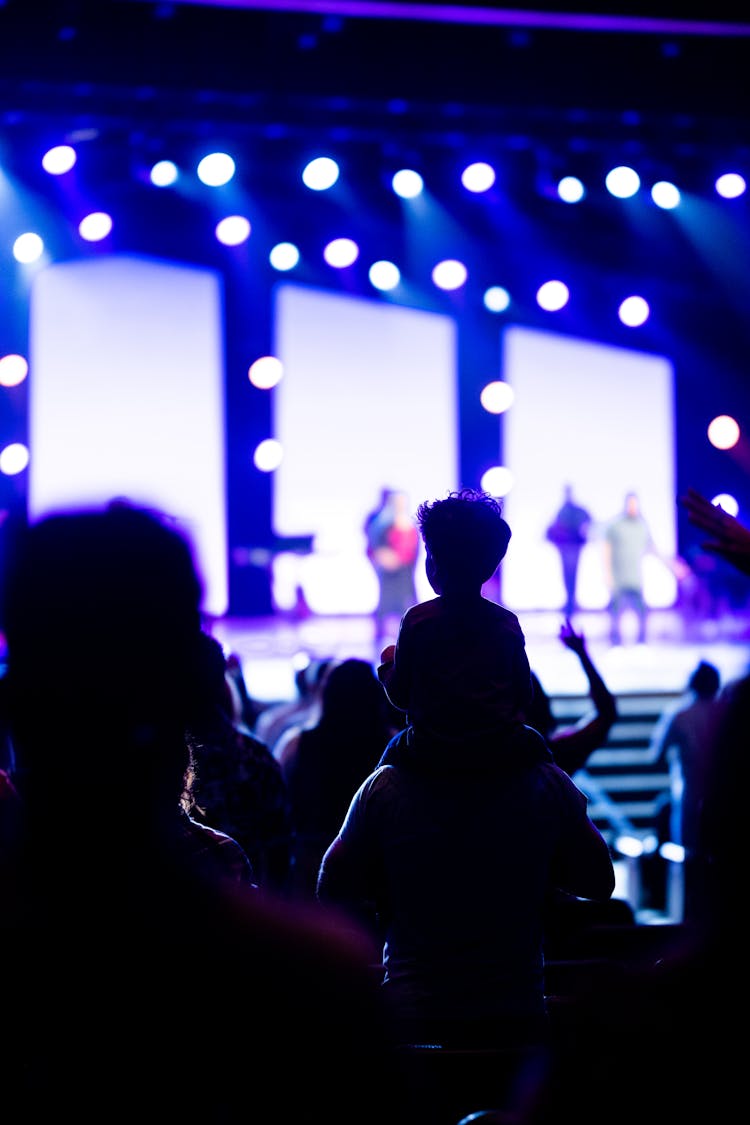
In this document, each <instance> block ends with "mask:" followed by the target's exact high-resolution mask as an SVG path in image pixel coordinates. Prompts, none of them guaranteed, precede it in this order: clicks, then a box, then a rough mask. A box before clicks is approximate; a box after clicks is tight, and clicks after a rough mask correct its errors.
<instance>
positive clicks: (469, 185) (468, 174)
mask: <svg viewBox="0 0 750 1125" xmlns="http://www.w3.org/2000/svg"><path fill="white" fill-rule="evenodd" d="M494 182H495V169H494V168H493V167H492V166H491V165H489V164H485V163H484V162H483V161H477V162H476V163H475V164H469V166H468V168H464V170H463V172H462V173H461V183H462V184H463V185H464V187H465V188H466V190H467V191H471V192H475V193H479V192H483V191H489V189H490V188H491V187H492V185H493V184H494Z"/></svg>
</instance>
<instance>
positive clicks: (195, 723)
mask: <svg viewBox="0 0 750 1125" xmlns="http://www.w3.org/2000/svg"><path fill="white" fill-rule="evenodd" d="M196 657H197V663H196V684H195V696H194V699H193V707H192V713H191V717H190V725H191V727H199V726H201V725H202V724H203V723H207V722H211V721H212V720H215V719H216V718H217V716H219V715H224V716H226V717H228V718H230V719H231V720H234V719H235V717H236V707H237V703H236V697H235V694H234V693H233V691H232V687H231V685H230V681H229V678H228V676H227V659H226V656H225V654H224V649H223V647H222V645H221V643H220V642H219V641H217V640H216V638H215V637H212V636H211V635H210V634H209V633H201V634H200V636H199V638H198V648H197V654H196Z"/></svg>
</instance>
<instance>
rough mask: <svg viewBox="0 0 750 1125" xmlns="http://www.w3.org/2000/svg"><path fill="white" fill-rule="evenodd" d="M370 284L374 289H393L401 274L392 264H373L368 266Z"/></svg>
mask: <svg viewBox="0 0 750 1125" xmlns="http://www.w3.org/2000/svg"><path fill="white" fill-rule="evenodd" d="M368 276H369V278H370V283H371V284H372V285H373V286H374V287H375V289H381V290H389V289H395V288H396V286H397V285H398V283H399V282H400V281H401V273H400V271H399V268H398V266H396V265H394V263H393V262H373V263H372V265H371V266H370V270H369V274H368Z"/></svg>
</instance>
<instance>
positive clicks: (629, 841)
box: [615, 835, 644, 859]
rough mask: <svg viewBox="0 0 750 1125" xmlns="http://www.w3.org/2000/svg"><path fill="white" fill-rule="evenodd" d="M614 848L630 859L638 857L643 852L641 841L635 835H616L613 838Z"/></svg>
mask: <svg viewBox="0 0 750 1125" xmlns="http://www.w3.org/2000/svg"><path fill="white" fill-rule="evenodd" d="M615 850H616V851H618V852H619V853H620V855H624V856H627V857H628V858H630V859H638V858H639V856H642V855H643V852H644V848H643V841H642V840H639V839H638V837H637V836H628V835H622V836H618V837H617V839H616V840H615Z"/></svg>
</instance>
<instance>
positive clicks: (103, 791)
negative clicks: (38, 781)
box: [4, 504, 202, 804]
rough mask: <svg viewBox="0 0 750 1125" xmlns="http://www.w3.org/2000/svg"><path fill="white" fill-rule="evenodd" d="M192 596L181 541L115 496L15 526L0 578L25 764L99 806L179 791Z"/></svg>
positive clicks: (196, 607)
mask: <svg viewBox="0 0 750 1125" xmlns="http://www.w3.org/2000/svg"><path fill="white" fill-rule="evenodd" d="M201 599H202V585H201V581H200V578H199V576H198V573H197V571H196V569H195V566H194V560H193V555H192V550H191V547H190V545H189V543H188V541H187V540H186V539H185V538H183V537H182V535H181V534H180V533H179V532H178V531H177V530H176V529H175V528H174V526H172V525H171V524H169V523H168V522H167V521H166V519H164V518H162V517H161V516H160V515H158V514H156V513H153V512H149V511H144V510H141V509H138V508H136V507H130V506H128V505H124V504H116V505H110V506H109V507H107V508H102V509H90V510H78V511H68V512H60V513H55V514H52V515H49V516H47V517H45V518H42V519H41V520H39V521H38V522H36V523H31V524H30V525H29V526H28V527H27V528H26V529H24V531H23V532H22V533H20V535H19V536H18V538H17V539H16V541H15V543H14V550H13V552H12V554H11V557H10V559H9V561H8V567H7V570H6V581H5V588H4V622H5V634H6V643H7V649H8V671H7V680H8V683H7V688H8V701H9V709H10V718H11V725H12V731H13V737H14V743H15V745H16V750H17V758H18V761H19V762H20V763H21V767H22V769H23V770H25V771H27V772H30V770H31V769H33V772H34V773H35V774H36V775H41V774H45V773H46V774H47V777H48V782H47V785H48V786H49V785H51V784H54V781H55V779H57V780H58V781H61V780H64V781H65V783H66V785H67V784H70V783H71V780H72V778H75V786H74V790H73V792H74V793H79V794H80V795H81V797H83V794H84V792H85V793H87V794H88V795H92V794H93V793H94V791H95V790H97V788H98V791H99V793H100V795H101V799H102V801H103V802H104V803H105V804H106V802H107V801H110V802H114V801H115V800H116V799H118V798H119V799H121V801H122V802H123V804H124V803H125V801H126V795H127V794H128V793H129V794H131V797H132V795H133V793H134V792H135V793H136V794H138V793H145V792H146V791H147V790H149V788H150V787H152V793H153V794H154V798H155V795H156V791H157V788H158V787H159V786H163V787H164V789H165V790H166V788H169V789H170V790H172V789H177V788H179V785H180V771H181V770H184V768H185V766H186V764H187V759H186V757H185V748H184V738H179V737H178V735H181V734H182V731H183V730H184V727H185V721H186V717H187V714H188V710H189V703H190V699H191V697H192V694H193V683H194V675H195V661H196V653H197V646H198V638H199V637H200V634H201V613H200V606H201ZM180 743H182V745H181V744H180ZM167 745H169V746H170V749H169V750H167ZM157 746H158V747H160V748H161V749H163V754H162V753H161V752H159V753H152V752H151V751H152V749H153V747H157ZM129 755H133V756H134V758H135V759H136V760H130V758H129V757H128V756H129ZM170 756H171V758H170ZM168 759H169V760H168ZM133 775H136V776H137V779H138V783H137V784H136V785H133V784H132V778H133ZM69 796H70V794H68V797H69ZM68 797H66V800H67V799H68Z"/></svg>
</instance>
